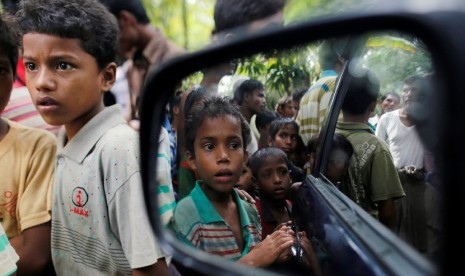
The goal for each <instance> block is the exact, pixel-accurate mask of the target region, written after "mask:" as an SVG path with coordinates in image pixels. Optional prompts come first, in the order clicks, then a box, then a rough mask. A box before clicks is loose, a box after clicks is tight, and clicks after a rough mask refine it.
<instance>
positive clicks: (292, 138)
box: [270, 124, 299, 156]
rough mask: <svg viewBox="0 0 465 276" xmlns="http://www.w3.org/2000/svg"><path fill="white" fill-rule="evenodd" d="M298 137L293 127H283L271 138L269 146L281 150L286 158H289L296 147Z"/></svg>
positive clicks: (288, 125) (289, 125)
mask: <svg viewBox="0 0 465 276" xmlns="http://www.w3.org/2000/svg"><path fill="white" fill-rule="evenodd" d="M298 135H299V134H298V133H297V129H295V127H294V126H293V125H291V124H287V125H284V126H283V127H281V128H280V129H279V130H278V132H277V133H276V135H275V136H274V137H273V140H272V141H271V143H270V146H273V147H277V148H279V149H281V150H282V151H284V152H285V153H286V154H287V156H289V154H291V153H293V152H294V151H295V149H296V147H297V139H298Z"/></svg>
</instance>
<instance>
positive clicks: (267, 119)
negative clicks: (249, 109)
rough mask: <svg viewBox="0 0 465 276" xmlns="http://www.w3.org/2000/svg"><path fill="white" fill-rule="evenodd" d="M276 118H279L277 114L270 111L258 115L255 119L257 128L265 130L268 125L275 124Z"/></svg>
mask: <svg viewBox="0 0 465 276" xmlns="http://www.w3.org/2000/svg"><path fill="white" fill-rule="evenodd" d="M276 118H278V116H277V115H276V113H274V112H273V111H270V110H265V111H263V112H261V113H258V114H257V116H256V117H255V126H256V127H257V129H258V130H260V129H262V128H264V127H265V126H266V125H268V124H270V123H271V122H273V121H274V120H275V119H276Z"/></svg>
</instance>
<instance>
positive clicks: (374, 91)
mask: <svg viewBox="0 0 465 276" xmlns="http://www.w3.org/2000/svg"><path fill="white" fill-rule="evenodd" d="M351 70H353V71H356V72H353V73H351V72H349V74H350V79H349V86H348V88H347V94H346V97H345V98H344V102H343V103H342V111H343V112H344V113H347V114H349V115H362V114H364V113H366V112H367V111H368V107H369V106H370V104H371V103H372V102H373V101H376V99H377V98H378V93H379V81H378V77H377V76H376V75H375V73H374V72H373V71H371V70H369V69H366V68H354V69H351Z"/></svg>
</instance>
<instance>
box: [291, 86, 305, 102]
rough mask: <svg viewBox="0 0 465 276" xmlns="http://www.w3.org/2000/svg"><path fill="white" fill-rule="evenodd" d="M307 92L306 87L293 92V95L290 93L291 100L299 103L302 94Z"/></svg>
mask: <svg viewBox="0 0 465 276" xmlns="http://www.w3.org/2000/svg"><path fill="white" fill-rule="evenodd" d="M307 90H308V88H307V87H304V88H300V89H297V90H295V91H294V93H292V100H293V101H295V102H299V103H300V100H301V99H302V97H303V96H304V94H305V93H306V92H307Z"/></svg>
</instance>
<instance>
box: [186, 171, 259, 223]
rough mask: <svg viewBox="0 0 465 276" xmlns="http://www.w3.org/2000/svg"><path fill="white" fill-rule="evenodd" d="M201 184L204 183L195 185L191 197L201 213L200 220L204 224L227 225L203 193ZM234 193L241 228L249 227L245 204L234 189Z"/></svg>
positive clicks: (198, 182)
mask: <svg viewBox="0 0 465 276" xmlns="http://www.w3.org/2000/svg"><path fill="white" fill-rule="evenodd" d="M201 183H202V180H197V181H196V183H195V187H194V189H193V190H192V192H191V197H192V200H193V201H194V204H195V207H196V208H197V210H198V211H199V216H200V219H201V220H202V222H203V223H212V222H224V223H225V224H226V222H225V221H224V219H223V218H222V217H221V216H220V214H218V212H217V211H216V209H215V207H213V205H212V204H211V202H210V200H209V199H208V197H207V196H206V195H205V193H204V192H203V190H202V188H201V187H200V184H201ZM232 193H233V199H234V201H235V202H236V205H237V209H238V210H239V216H240V220H241V227H242V228H244V227H247V226H248V225H250V220H249V216H248V215H247V211H246V210H245V207H244V205H243V202H242V200H241V199H240V198H239V195H238V194H237V192H236V191H235V190H234V189H233V190H232Z"/></svg>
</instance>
